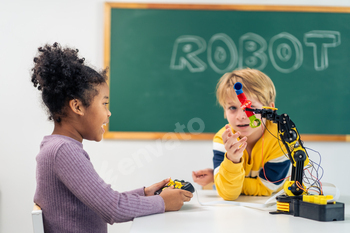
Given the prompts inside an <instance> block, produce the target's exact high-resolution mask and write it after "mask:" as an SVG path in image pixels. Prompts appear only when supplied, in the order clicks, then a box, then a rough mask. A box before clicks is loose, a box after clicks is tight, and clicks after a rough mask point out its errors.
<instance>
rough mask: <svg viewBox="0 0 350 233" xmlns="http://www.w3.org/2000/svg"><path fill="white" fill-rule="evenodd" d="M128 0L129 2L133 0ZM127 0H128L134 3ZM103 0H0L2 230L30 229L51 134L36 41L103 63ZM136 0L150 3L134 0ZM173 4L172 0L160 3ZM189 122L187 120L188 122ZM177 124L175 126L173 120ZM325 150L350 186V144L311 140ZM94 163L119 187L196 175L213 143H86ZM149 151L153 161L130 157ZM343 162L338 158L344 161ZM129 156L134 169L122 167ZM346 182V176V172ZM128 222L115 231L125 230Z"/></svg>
mask: <svg viewBox="0 0 350 233" xmlns="http://www.w3.org/2000/svg"><path fill="white" fill-rule="evenodd" d="M129 1H130V0H129ZM129 1H128V0H123V2H129ZM103 2H104V1H103V0H60V1H57V0H55V1H53V0H46V1H44V0H31V1H28V0H17V1H12V0H1V1H0V80H1V82H0V106H1V114H0V119H1V133H0V232H1V233H12V232H16V233H17V232H31V227H32V226H31V215H30V212H31V210H32V206H33V195H34V191H35V156H36V154H37V153H38V151H39V144H40V142H41V140H42V137H43V136H44V135H47V134H51V132H52V129H53V127H52V123H51V122H48V121H47V116H46V114H45V111H44V110H43V108H42V107H41V106H40V104H39V103H40V101H39V92H38V91H37V90H36V89H35V88H34V87H33V86H32V83H31V81H30V69H31V67H32V65H33V62H32V59H33V57H34V56H35V54H36V49H37V47H39V46H41V45H43V44H45V43H47V42H49V43H53V42H55V41H57V42H59V43H61V44H62V45H69V46H74V47H77V48H79V50H80V54H81V56H84V57H85V58H86V59H87V60H88V61H89V62H90V63H91V64H93V65H94V66H96V67H102V65H103V39H104V38H103V26H104V25H103V23H104V22H103V17H104V15H103ZM135 2H149V1H145V0H137V1H135ZM152 2H155V3H170V1H165V0H163V1H155V0H153V1H152ZM172 2H173V3H198V4H200V3H213V4H214V3H216V4H220V3H221V4H274V5H278V4H280V5H281V4H283V5H315V4H316V2H317V5H320V6H348V7H349V6H350V2H349V1H348V0H334V1H328V0H327V1H326V0H322V1H320V0H318V1H312V0H293V1H288V0H261V1H259V0H255V1H254V0H245V1H243V0H233V1H229V0H192V1H186V0H177V1H176V0H174V1H172ZM184 123H185V122H184ZM174 127H175V126H174ZM306 145H307V146H309V147H312V148H314V149H316V150H319V151H320V152H321V153H322V158H323V163H322V165H323V167H324V169H325V172H326V174H325V176H324V181H328V182H332V183H334V184H336V185H337V186H338V187H339V188H340V189H341V191H342V193H345V191H346V192H350V189H349V187H348V185H346V184H345V183H344V182H341V180H339V177H338V176H337V175H336V173H338V174H339V171H342V176H344V173H345V172H346V168H348V165H347V164H349V162H350V159H349V156H347V155H348V154H349V152H348V151H350V143H340V142H339V143H321V142H313V143H306ZM84 147H85V149H86V150H87V151H88V153H89V154H90V156H91V158H92V162H93V163H94V164H95V168H96V169H97V170H98V171H99V173H100V174H101V176H102V177H104V178H105V180H106V181H107V182H110V183H111V184H112V185H113V187H115V188H116V189H117V190H118V191H124V190H129V189H133V188H138V187H140V186H142V185H146V186H147V185H150V184H153V183H154V182H157V181H159V180H161V179H163V178H166V177H169V176H171V177H173V178H181V179H185V180H188V181H192V178H191V171H192V170H197V169H201V168H205V167H211V165H212V162H211V156H212V155H211V142H210V141H174V142H168V143H162V142H161V141H121V140H119V141H117V140H115V141H107V140H104V141H102V142H100V143H94V142H87V141H86V142H84ZM142 151H148V153H149V158H150V160H141V162H140V161H138V160H136V159H135V157H130V155H131V154H135V153H138V152H140V153H141V152H142ZM340 160H341V161H342V162H339V161H340ZM128 161H129V162H130V161H132V162H133V163H134V165H135V166H139V167H136V169H135V170H132V168H133V167H130V166H129V167H127V168H125V163H127V162H128ZM341 179H343V180H344V181H345V178H341ZM130 224H131V223H127V224H115V225H114V226H111V227H110V232H128V230H129V228H130Z"/></svg>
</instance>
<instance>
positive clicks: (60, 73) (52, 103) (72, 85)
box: [32, 42, 107, 122]
mask: <svg viewBox="0 0 350 233" xmlns="http://www.w3.org/2000/svg"><path fill="white" fill-rule="evenodd" d="M38 51H39V52H38V55H37V57H35V58H34V68H33V69H32V82H33V84H34V87H36V88H38V90H40V91H42V99H43V102H44V104H45V105H46V106H47V108H48V110H49V120H55V121H57V122H60V121H61V117H63V116H65V112H64V108H65V106H66V104H67V103H68V102H69V101H70V100H72V99H78V100H80V101H81V102H82V104H83V106H84V107H89V106H90V104H91V101H92V99H93V97H94V96H96V95H97V94H98V92H97V90H96V89H95V86H96V85H98V84H102V83H105V82H106V80H107V75H106V73H107V69H105V70H103V71H101V72H97V71H95V70H94V69H92V68H90V67H89V66H87V65H85V64H84V60H85V59H84V58H79V57H78V52H79V51H78V49H71V48H62V47H61V46H60V45H59V44H58V43H57V42H56V43H54V44H53V45H52V46H51V45H49V44H46V45H45V46H44V47H39V48H38Z"/></svg>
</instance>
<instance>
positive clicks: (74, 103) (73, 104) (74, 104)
mask: <svg viewBox="0 0 350 233" xmlns="http://www.w3.org/2000/svg"><path fill="white" fill-rule="evenodd" d="M68 105H69V108H70V109H71V110H72V111H73V112H74V113H75V114H78V115H80V116H84V107H83V104H82V102H81V101H80V100H78V99H72V100H70V101H69V104H68Z"/></svg>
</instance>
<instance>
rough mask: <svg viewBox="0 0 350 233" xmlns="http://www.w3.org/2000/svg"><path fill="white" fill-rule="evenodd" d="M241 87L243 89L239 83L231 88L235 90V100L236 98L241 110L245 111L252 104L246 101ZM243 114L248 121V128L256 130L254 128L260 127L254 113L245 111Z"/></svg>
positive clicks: (259, 121) (259, 122)
mask: <svg viewBox="0 0 350 233" xmlns="http://www.w3.org/2000/svg"><path fill="white" fill-rule="evenodd" d="M242 87H243V85H242V83H240V82H236V83H235V85H234V86H233V88H234V89H235V92H236V94H237V98H238V100H239V102H241V108H242V109H243V110H245V109H246V108H251V105H252V102H251V101H250V100H248V99H247V97H246V96H245V94H244V92H243V90H242ZM245 113H246V115H247V117H248V118H249V120H250V124H249V125H250V127H252V128H256V127H258V126H260V125H261V120H259V119H258V118H256V116H255V114H254V112H251V111H245Z"/></svg>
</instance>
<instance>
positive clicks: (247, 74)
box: [216, 68, 276, 108]
mask: <svg viewBox="0 0 350 233" xmlns="http://www.w3.org/2000/svg"><path fill="white" fill-rule="evenodd" d="M236 82H240V83H242V84H243V92H244V93H245V95H247V96H249V97H253V98H256V99H258V100H259V102H260V103H262V104H263V105H264V106H269V104H270V103H272V102H273V103H274V102H275V98H276V89H275V85H274V84H273V82H272V80H271V79H270V78H269V77H268V76H267V75H266V74H264V73H263V72H261V71H259V70H255V69H250V68H246V69H241V70H235V71H232V72H231V73H226V74H224V75H223V76H222V77H221V78H220V80H219V82H218V84H217V85H216V99H217V101H218V102H219V104H220V105H221V106H222V107H223V108H225V106H226V104H227V103H226V101H227V99H228V98H230V99H236V93H235V90H234V89H233V85H234V84H235V83H236Z"/></svg>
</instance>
